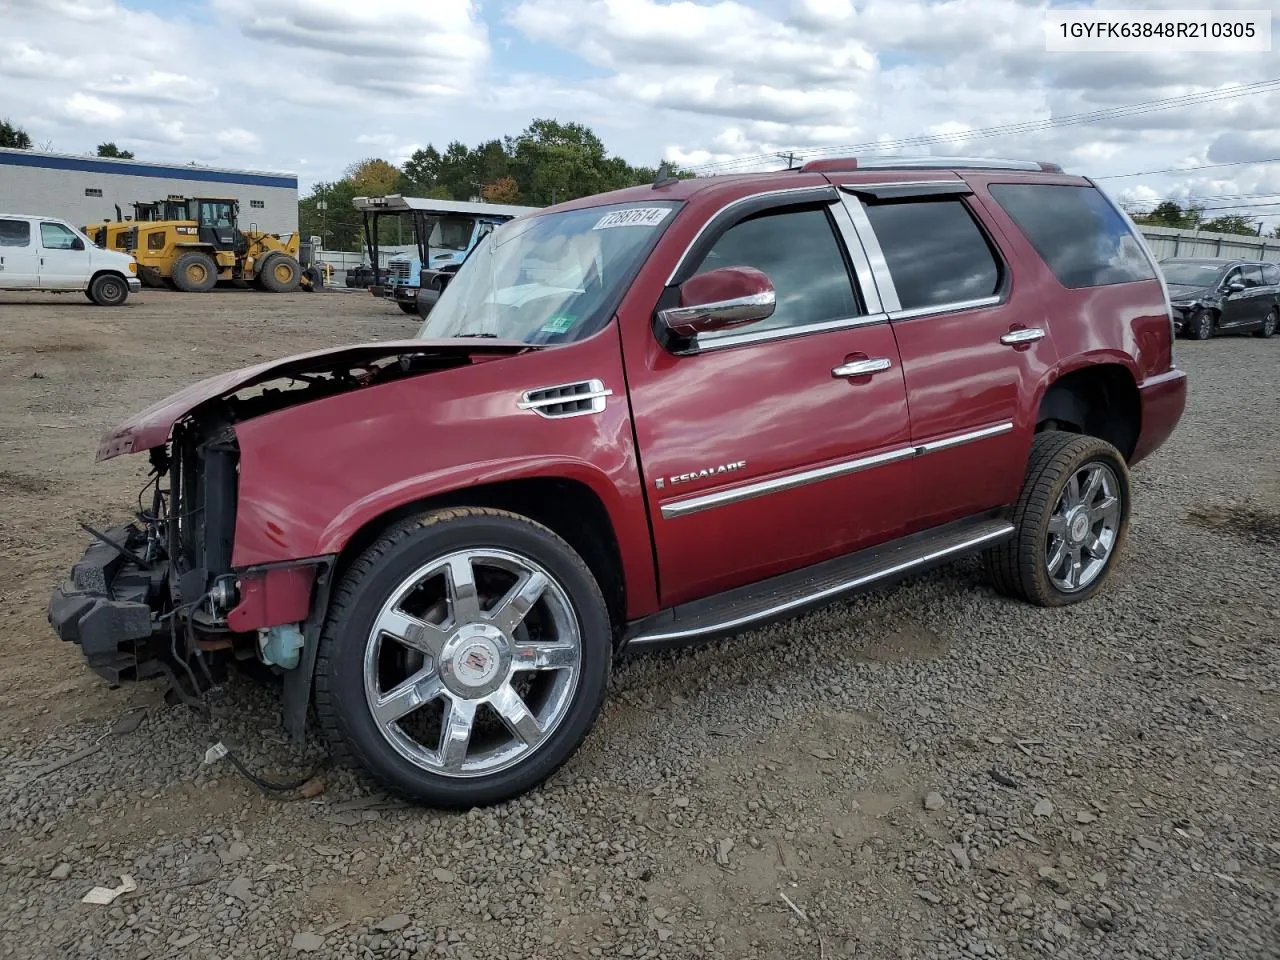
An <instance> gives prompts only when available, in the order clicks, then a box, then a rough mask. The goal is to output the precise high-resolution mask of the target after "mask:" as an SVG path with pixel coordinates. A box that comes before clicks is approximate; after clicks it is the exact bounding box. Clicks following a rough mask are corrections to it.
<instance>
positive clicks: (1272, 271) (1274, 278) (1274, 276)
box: [1262, 263, 1280, 287]
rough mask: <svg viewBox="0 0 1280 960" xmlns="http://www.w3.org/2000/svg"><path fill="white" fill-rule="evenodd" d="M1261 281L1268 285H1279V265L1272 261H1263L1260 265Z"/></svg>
mask: <svg viewBox="0 0 1280 960" xmlns="http://www.w3.org/2000/svg"><path fill="white" fill-rule="evenodd" d="M1262 282H1263V283H1265V284H1266V285H1267V286H1269V287H1277V286H1280V267H1277V266H1276V265H1275V264H1274V263H1264V264H1263V265H1262Z"/></svg>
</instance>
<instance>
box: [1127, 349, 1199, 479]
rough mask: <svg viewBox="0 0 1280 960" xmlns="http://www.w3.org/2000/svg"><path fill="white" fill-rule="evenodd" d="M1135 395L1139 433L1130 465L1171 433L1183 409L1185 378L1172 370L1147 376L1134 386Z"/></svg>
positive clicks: (1161, 442)
mask: <svg viewBox="0 0 1280 960" xmlns="http://www.w3.org/2000/svg"><path fill="white" fill-rule="evenodd" d="M1138 395H1139V398H1140V401H1141V403H1142V430H1141V431H1140V432H1139V434H1138V442H1137V444H1136V445H1135V446H1134V450H1133V456H1132V457H1130V458H1129V462H1130V463H1131V464H1133V463H1137V462H1138V461H1139V460H1142V459H1143V458H1145V457H1147V456H1148V455H1150V454H1151V453H1154V452H1155V451H1156V450H1157V449H1159V448H1160V446H1161V444H1163V443H1164V442H1165V441H1166V440H1168V439H1169V435H1170V434H1171V433H1173V428H1174V427H1176V426H1177V425H1178V421H1179V420H1180V419H1181V418H1182V411H1183V410H1185V409H1186V406H1187V375H1186V373H1185V371H1182V370H1178V369H1177V368H1175V369H1173V370H1170V371H1169V372H1168V373H1162V374H1159V375H1157V376H1154V377H1148V378H1147V379H1146V381H1145V382H1144V383H1143V384H1142V385H1141V386H1139V387H1138Z"/></svg>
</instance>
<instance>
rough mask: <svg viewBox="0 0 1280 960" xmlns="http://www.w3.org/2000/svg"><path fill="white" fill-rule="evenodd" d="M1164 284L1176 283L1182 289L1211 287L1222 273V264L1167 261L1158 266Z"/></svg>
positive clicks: (1195, 261)
mask: <svg viewBox="0 0 1280 960" xmlns="http://www.w3.org/2000/svg"><path fill="white" fill-rule="evenodd" d="M1160 269H1161V271H1163V273H1164V279H1165V282H1166V283H1176V284H1177V285H1178V286H1182V287H1211V286H1213V283H1214V281H1215V280H1217V279H1218V274H1220V273H1222V264H1220V263H1205V262H1203V261H1197V260H1168V261H1166V262H1164V263H1162V264H1160Z"/></svg>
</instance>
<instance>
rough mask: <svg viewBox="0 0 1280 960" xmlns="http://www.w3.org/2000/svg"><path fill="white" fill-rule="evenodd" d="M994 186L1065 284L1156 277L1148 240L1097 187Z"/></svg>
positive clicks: (1104, 283) (1090, 284)
mask: <svg viewBox="0 0 1280 960" xmlns="http://www.w3.org/2000/svg"><path fill="white" fill-rule="evenodd" d="M990 189H991V196H992V197H994V198H995V200H996V202H997V203H998V204H1000V206H1001V207H1003V208H1004V210H1005V212H1006V213H1008V214H1009V216H1010V217H1012V218H1013V222H1014V223H1016V224H1017V225H1018V227H1019V229H1021V230H1022V232H1023V233H1025V234H1026V235H1027V239H1028V240H1030V241H1031V245H1032V246H1033V247H1035V248H1036V252H1037V253H1039V254H1040V257H1041V259H1043V260H1044V262H1045V263H1047V264H1048V265H1049V269H1051V270H1052V271H1053V273H1054V275H1055V276H1056V277H1057V278H1058V282H1059V283H1061V284H1062V285H1063V286H1064V287H1102V286H1107V285H1109V284H1113V283H1131V282H1133V281H1135V280H1151V279H1154V278H1155V271H1154V270H1153V269H1152V266H1151V262H1150V261H1149V260H1148V259H1147V255H1146V252H1145V251H1144V250H1143V249H1142V243H1141V242H1140V241H1139V240H1138V238H1137V237H1135V236H1134V235H1133V231H1132V230H1130V229H1129V225H1128V224H1127V223H1125V221H1124V218H1123V217H1121V216H1120V214H1119V213H1117V212H1116V211H1115V208H1114V207H1112V206H1111V204H1110V203H1109V202H1108V201H1107V198H1106V197H1104V196H1103V195H1102V194H1101V193H1099V192H1098V191H1097V190H1095V189H1094V188H1093V187H1074V186H1066V185H1060V184H1047V183H996V184H992V185H991V188H990Z"/></svg>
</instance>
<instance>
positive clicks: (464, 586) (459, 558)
mask: <svg viewBox="0 0 1280 960" xmlns="http://www.w3.org/2000/svg"><path fill="white" fill-rule="evenodd" d="M447 576H448V581H449V609H450V611H451V612H452V614H453V625H454V626H455V627H457V626H461V625H462V624H464V623H474V622H475V621H476V620H479V619H480V596H479V594H478V593H477V592H476V574H475V569H474V568H473V567H472V566H471V557H470V556H468V555H467V554H458V555H456V556H453V557H450V558H449V566H448V574H447Z"/></svg>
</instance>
